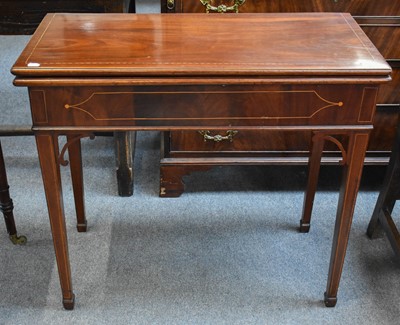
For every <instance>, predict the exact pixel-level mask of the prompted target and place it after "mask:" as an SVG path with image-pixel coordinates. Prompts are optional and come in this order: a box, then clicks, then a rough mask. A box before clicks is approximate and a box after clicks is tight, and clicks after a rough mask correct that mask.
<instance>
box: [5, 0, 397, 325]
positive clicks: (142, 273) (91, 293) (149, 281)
mask: <svg viewBox="0 0 400 325" xmlns="http://www.w3.org/2000/svg"><path fill="white" fill-rule="evenodd" d="M142 3H143V2H142ZM152 8H153V7H152ZM150 9H151V8H150ZM28 39H29V37H28V36H0V66H1V81H0V119H1V124H2V125H5V124H16V123H20V124H26V123H30V117H29V108H28V98H27V92H26V90H25V89H21V88H15V87H13V86H12V76H11V74H10V73H9V69H10V67H11V65H12V64H13V62H14V61H15V59H16V57H17V55H18V53H19V51H21V49H22V48H23V47H24V45H25V44H26V42H27V41H28ZM159 138H160V136H159V134H158V133H156V132H154V133H152V132H141V133H139V135H138V143H137V151H136V157H135V184H134V186H135V193H134V196H133V197H130V198H121V197H118V196H117V189H116V187H117V185H116V177H115V170H114V152H113V142H112V138H109V137H108V138H107V137H97V138H96V139H95V140H93V141H90V140H83V159H84V171H85V186H86V187H85V190H86V211H87V218H88V224H89V230H88V232H87V233H77V232H76V230H75V219H74V211H73V208H72V207H73V200H72V192H71V187H70V178H69V177H70V175H69V170H68V168H63V169H62V175H63V184H64V198H65V213H66V219H67V227H68V231H69V249H70V256H71V266H72V276H73V284H74V289H75V294H76V307H75V310H74V311H65V310H63V308H62V304H61V293H60V287H59V280H58V274H57V269H56V265H55V258H54V250H53V244H52V239H51V233H50V227H49V222H48V217H47V210H46V204H45V198H44V193H43V185H42V181H41V176H40V171H39V165H38V161H37V153H36V148H35V143H34V139H33V137H20V138H1V141H2V145H3V151H4V154H5V159H6V164H7V168H8V179H9V183H10V186H11V189H10V190H11V195H12V197H13V200H14V205H15V210H14V213H15V218H16V222H17V227H18V230H19V233H21V234H25V235H26V236H27V237H28V243H27V245H26V246H22V247H21V246H13V245H12V244H11V243H10V242H9V240H8V238H7V236H6V232H5V227H4V224H2V223H1V222H0V231H1V232H0V324H326V323H330V324H399V317H400V304H399V299H398V297H399V292H400V291H399V290H400V281H399V280H400V278H399V264H398V262H397V261H396V260H395V258H394V255H393V252H392V251H391V248H390V246H389V243H388V241H387V239H386V238H385V237H384V236H382V237H381V238H378V239H376V240H373V241H371V240H369V239H368V238H367V237H366V235H365V230H366V227H367V224H368V221H369V218H370V216H371V213H372V210H373V207H374V204H375V201H376V198H377V191H378V189H379V185H380V183H381V180H382V175H383V171H382V169H376V168H367V169H366V170H365V173H364V177H363V185H362V189H361V192H360V194H359V197H358V201H357V206H356V209H355V214H354V222H353V228H352V231H351V236H350V241H349V248H348V253H347V257H346V263H345V266H344V269H343V275H342V280H341V285H340V288H339V296H338V303H337V306H336V307H335V308H326V307H324V304H323V302H322V299H323V293H324V291H325V286H326V279H327V271H328V264H329V258H330V248H331V242H332V231H333V225H334V219H335V213H336V204H337V198H338V195H337V189H338V187H339V176H338V175H339V173H338V172H337V169H335V168H323V171H322V174H323V175H322V179H321V184H320V189H319V191H318V193H317V196H316V200H315V210H314V214H313V220H312V226H311V231H310V233H309V234H300V233H298V231H297V226H298V221H299V219H300V214H301V208H302V200H303V190H304V188H305V182H306V168H305V167H270V166H259V167H224V168H215V169H213V170H211V171H209V172H205V173H194V174H192V175H191V176H189V177H187V178H186V188H187V190H186V192H185V193H184V194H183V196H182V197H181V198H178V199H166V198H159V197H158V178H159V170H158V168H159V165H158V164H159V145H160V141H159Z"/></svg>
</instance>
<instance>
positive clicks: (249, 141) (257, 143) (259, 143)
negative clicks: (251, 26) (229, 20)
mask: <svg viewBox="0 0 400 325" xmlns="http://www.w3.org/2000/svg"><path fill="white" fill-rule="evenodd" d="M207 7H208V8H207ZM161 11H162V12H164V13H188V12H195V13H206V12H207V11H208V12H209V14H213V13H215V14H218V13H226V14H228V13H235V12H238V13H239V14H240V13H248V12H271V13H272V12H323V11H326V12H350V13H351V14H352V15H353V17H354V18H355V20H356V21H357V22H358V23H359V25H360V26H361V27H362V29H363V30H364V32H365V33H366V34H367V36H368V37H369V38H370V39H371V40H372V42H373V43H374V44H375V46H376V47H377V48H378V50H379V51H380V52H381V53H382V54H383V56H384V57H385V58H386V59H387V61H388V63H389V64H390V65H391V67H392V68H393V74H392V78H393V81H392V82H390V83H388V84H385V85H383V86H382V87H381V89H380V91H379V95H378V105H377V113H376V115H375V120H374V130H373V132H372V134H371V138H370V142H369V146H368V151H367V156H366V159H365V163H366V164H386V163H387V161H388V157H389V154H390V150H391V146H392V142H393V139H394V136H395V131H396V125H397V124H396V121H397V120H398V115H399V104H400V92H399V91H396V90H398V89H399V84H400V72H399V66H400V47H399V46H398V44H399V43H400V28H399V27H400V17H399V13H400V1H393V0H380V1H376V0H352V1H343V0H338V1H334V0H329V1H326V0H307V1H305V0H269V1H264V0H245V1H244V0H210V1H207V0H161ZM212 37H213V35H212V34H211V35H210V38H212ZM227 37H229V33H227ZM249 37H251V35H249ZM221 67H222V65H221ZM265 139H269V140H268V142H267V143H266V142H265ZM162 140H163V141H162V142H163V147H162V158H161V165H160V196H161V197H177V196H180V195H181V194H182V192H183V191H184V184H183V182H182V177H183V176H184V175H187V174H190V173H191V172H192V171H198V170H206V169H209V168H211V167H212V166H217V165H231V164H236V165H237V164H248V165H256V164H305V163H306V162H307V159H308V156H309V152H308V150H309V145H310V141H311V133H310V132H308V131H298V132H285V131H282V132H271V131H267V130H263V131H241V130H235V129H232V132H228V133H226V132H221V131H217V130H200V129H199V130H198V132H196V131H173V132H164V133H163V139H162ZM338 153H339V152H338V148H337V147H336V146H335V145H334V144H327V145H326V147H325V151H324V157H323V163H325V164H336V163H337V162H338V161H339V156H340V155H339V154H338Z"/></svg>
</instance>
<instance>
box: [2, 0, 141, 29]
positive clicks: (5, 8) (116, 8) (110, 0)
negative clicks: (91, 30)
mask: <svg viewBox="0 0 400 325" xmlns="http://www.w3.org/2000/svg"><path fill="white" fill-rule="evenodd" d="M133 3H134V1H133ZM128 9H129V0H68V1H66V0H46V1H43V0H5V1H3V0H1V1H0V34H26V35H29V34H32V33H33V32H34V31H35V29H36V28H37V26H38V25H39V24H40V22H41V21H42V19H43V17H44V16H45V15H46V14H47V13H49V12H97V13H103V12H110V13H111V12H115V13H117V12H128Z"/></svg>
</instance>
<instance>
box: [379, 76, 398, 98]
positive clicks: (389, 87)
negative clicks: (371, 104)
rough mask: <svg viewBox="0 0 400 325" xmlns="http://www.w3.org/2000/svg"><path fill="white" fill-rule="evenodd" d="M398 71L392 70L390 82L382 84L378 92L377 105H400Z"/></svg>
mask: <svg viewBox="0 0 400 325" xmlns="http://www.w3.org/2000/svg"><path fill="white" fill-rule="evenodd" d="M399 89H400V69H399V68H393V70H392V81H390V82H388V83H386V84H383V85H382V86H380V88H379V92H378V101H377V103H378V104H399V103H400V91H399Z"/></svg>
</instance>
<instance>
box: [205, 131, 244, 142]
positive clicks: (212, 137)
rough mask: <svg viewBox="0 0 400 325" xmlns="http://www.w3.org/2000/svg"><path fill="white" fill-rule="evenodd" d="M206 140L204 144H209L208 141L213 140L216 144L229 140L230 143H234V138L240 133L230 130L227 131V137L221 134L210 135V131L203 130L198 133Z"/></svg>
mask: <svg viewBox="0 0 400 325" xmlns="http://www.w3.org/2000/svg"><path fill="white" fill-rule="evenodd" d="M198 132H199V133H200V134H201V135H202V136H203V139H204V142H207V140H212V141H214V142H221V141H224V140H228V141H229V142H232V141H233V137H234V136H235V135H236V134H237V133H238V132H239V131H236V130H228V131H226V134H225V135H221V134H216V135H210V133H211V132H210V131H208V130H201V131H198Z"/></svg>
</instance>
